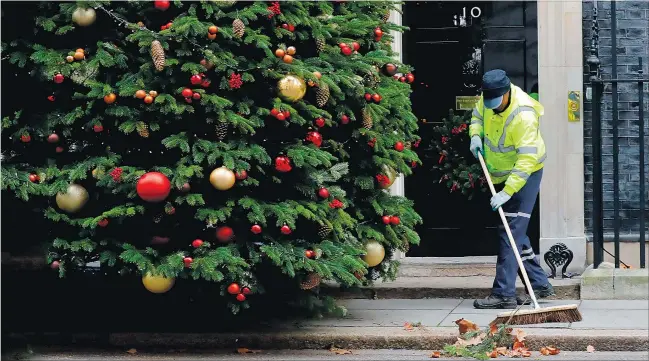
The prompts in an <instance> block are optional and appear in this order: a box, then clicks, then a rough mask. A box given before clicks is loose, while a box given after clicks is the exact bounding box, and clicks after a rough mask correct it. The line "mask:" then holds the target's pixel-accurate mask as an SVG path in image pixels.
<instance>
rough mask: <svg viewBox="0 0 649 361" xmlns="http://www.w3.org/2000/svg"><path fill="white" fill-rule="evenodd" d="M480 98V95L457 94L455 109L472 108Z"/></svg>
mask: <svg viewBox="0 0 649 361" xmlns="http://www.w3.org/2000/svg"><path fill="white" fill-rule="evenodd" d="M479 100H480V96H479V95H457V96H456V97H455V110H471V109H473V107H475V105H476V103H477V102H478V101H479Z"/></svg>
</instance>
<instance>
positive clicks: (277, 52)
mask: <svg viewBox="0 0 649 361" xmlns="http://www.w3.org/2000/svg"><path fill="white" fill-rule="evenodd" d="M284 55H286V52H285V51H284V50H282V49H277V50H275V56H276V57H278V58H283V57H284Z"/></svg>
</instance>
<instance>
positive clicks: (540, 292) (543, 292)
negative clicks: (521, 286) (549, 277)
mask: <svg viewBox="0 0 649 361" xmlns="http://www.w3.org/2000/svg"><path fill="white" fill-rule="evenodd" d="M554 295H556V293H554V288H553V287H552V285H551V284H549V283H548V284H547V285H545V286H543V287H540V288H537V289H535V290H534V296H536V299H537V300H538V299H541V298H547V297H552V296H554ZM516 303H517V304H519V305H529V304H530V303H532V299H531V298H530V297H529V296H528V294H527V292H525V296H523V297H521V296H516Z"/></svg>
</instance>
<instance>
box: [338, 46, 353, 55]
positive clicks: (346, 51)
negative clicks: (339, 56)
mask: <svg viewBox="0 0 649 361" xmlns="http://www.w3.org/2000/svg"><path fill="white" fill-rule="evenodd" d="M340 51H341V52H342V53H343V54H344V55H352V48H350V47H349V46H346V47H344V48H342V49H340Z"/></svg>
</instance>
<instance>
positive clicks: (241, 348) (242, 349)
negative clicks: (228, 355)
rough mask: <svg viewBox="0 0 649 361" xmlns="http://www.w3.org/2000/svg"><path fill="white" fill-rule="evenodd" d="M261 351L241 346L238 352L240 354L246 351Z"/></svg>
mask: <svg viewBox="0 0 649 361" xmlns="http://www.w3.org/2000/svg"><path fill="white" fill-rule="evenodd" d="M260 352H261V351H260V350H251V349H248V348H245V347H239V348H238V349H237V353H238V354H245V353H260Z"/></svg>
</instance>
